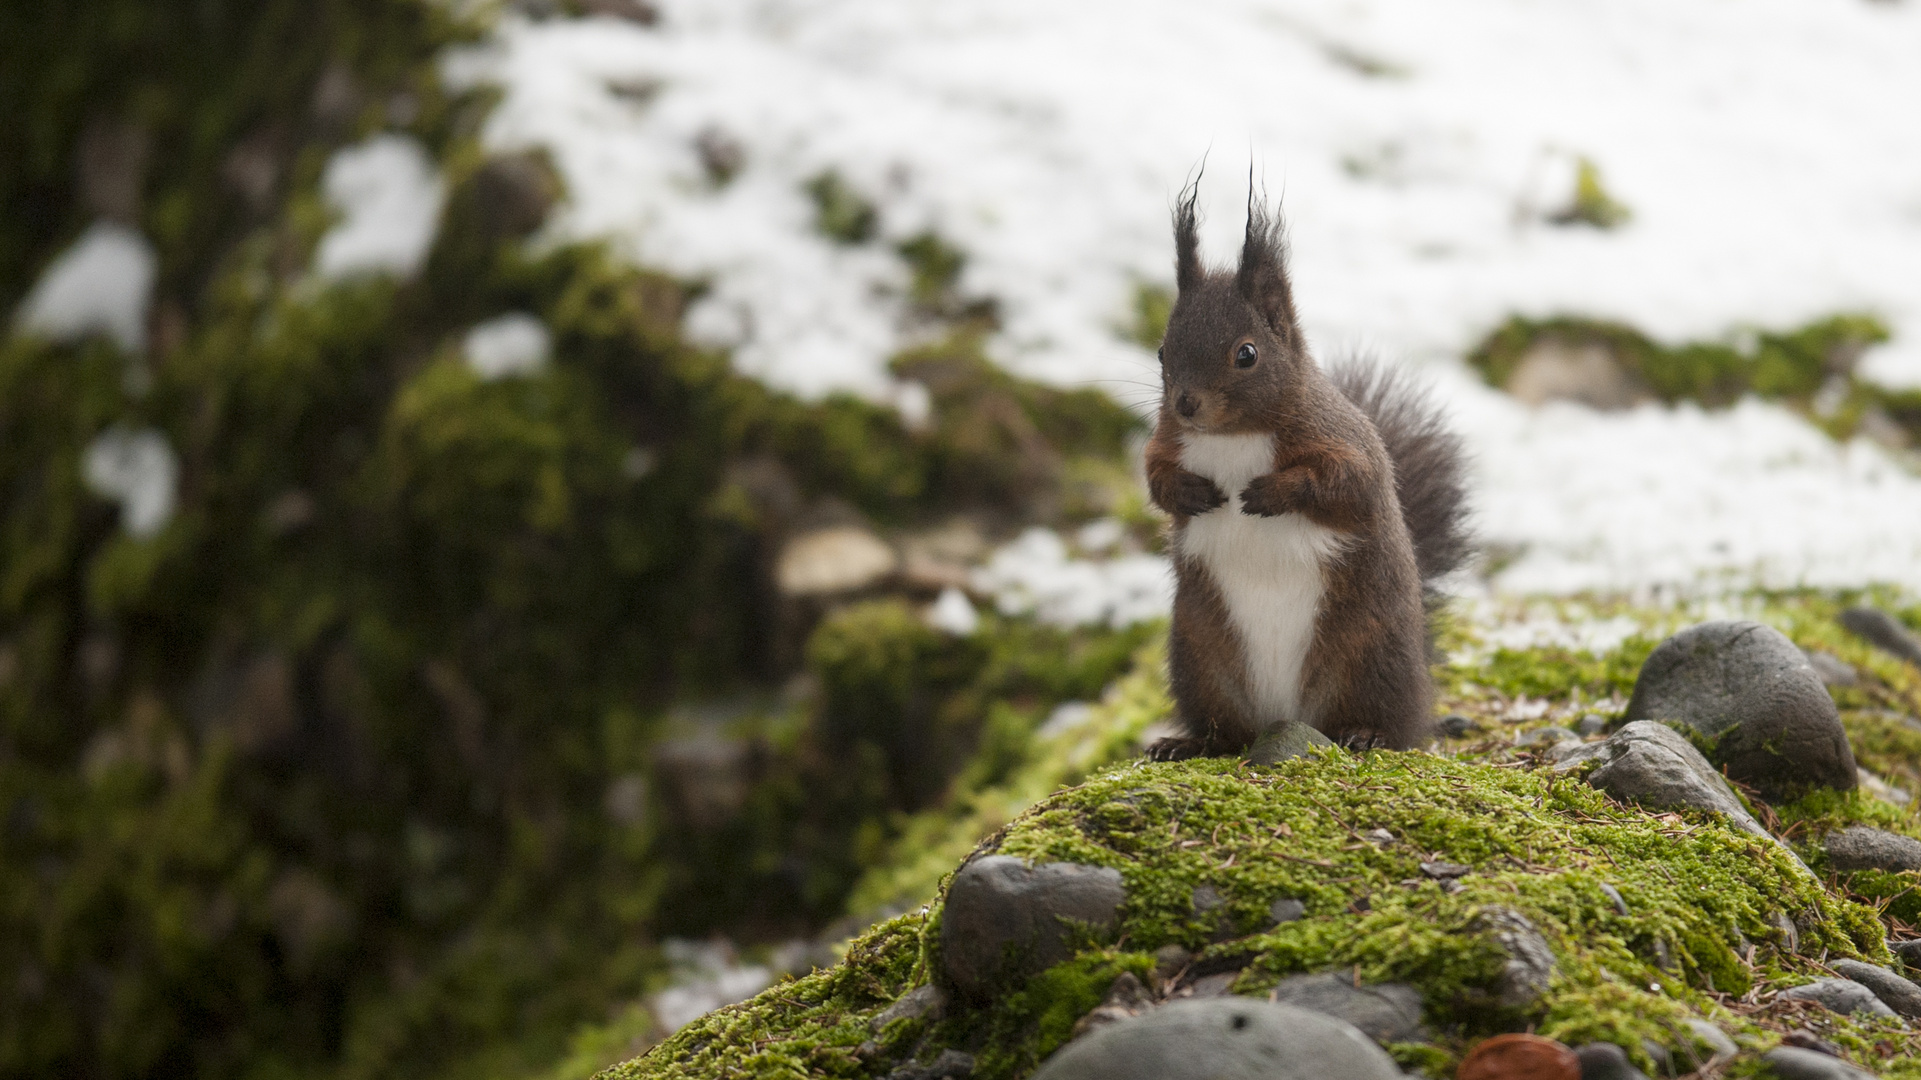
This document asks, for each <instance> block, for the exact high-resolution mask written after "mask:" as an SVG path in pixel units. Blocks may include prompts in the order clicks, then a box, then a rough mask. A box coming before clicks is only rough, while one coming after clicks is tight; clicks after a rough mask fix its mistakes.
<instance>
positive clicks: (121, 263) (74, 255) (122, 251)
mask: <svg viewBox="0 0 1921 1080" xmlns="http://www.w3.org/2000/svg"><path fill="white" fill-rule="evenodd" d="M157 270H158V260H157V259H156V258H155V256H154V252H153V245H152V244H150V243H148V242H147V238H146V237H144V236H142V235H140V233H138V232H136V231H134V230H133V229H130V228H128V227H127V226H125V225H119V224H116V223H114V222H111V221H99V222H95V223H94V224H93V225H92V226H91V227H89V228H88V229H87V231H86V232H84V233H81V234H80V239H78V240H75V241H74V242H73V245H72V246H71V247H69V248H67V250H65V251H63V252H61V253H60V254H59V255H58V256H56V257H55V258H54V260H53V261H52V262H50V263H48V264H47V268H46V270H45V271H43V272H42V273H41V275H40V280H39V281H37V282H35V283H34V286H33V291H31V292H29V293H28V294H27V298H26V300H25V301H23V302H22V303H21V305H20V311H19V314H18V316H17V320H18V322H17V325H18V326H19V328H20V329H21V330H24V331H26V332H28V333H33V334H39V335H41V336H43V337H48V338H51V339H53V340H55V341H74V340H77V339H79V338H83V337H85V336H87V335H88V334H105V335H106V336H108V337H109V338H112V339H113V340H114V341H115V342H117V343H118V344H119V345H120V347H121V348H123V349H125V350H127V351H128V352H130V353H140V352H143V351H145V349H146V347H147V304H148V302H149V300H151V298H152V296H153V282H154V275H155V274H156V273H157Z"/></svg>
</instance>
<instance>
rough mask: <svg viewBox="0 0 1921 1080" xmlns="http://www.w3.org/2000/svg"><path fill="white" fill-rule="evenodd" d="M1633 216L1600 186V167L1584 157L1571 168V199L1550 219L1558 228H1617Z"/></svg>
mask: <svg viewBox="0 0 1921 1080" xmlns="http://www.w3.org/2000/svg"><path fill="white" fill-rule="evenodd" d="M1633 217H1634V212H1633V211H1631V210H1629V209H1628V208H1627V206H1626V205H1624V204H1623V203H1621V202H1620V201H1618V200H1616V199H1615V198H1614V196H1613V195H1611V194H1609V193H1608V190H1607V188H1606V187H1604V186H1602V184H1601V167H1600V166H1599V165H1596V164H1595V163H1594V162H1593V161H1590V160H1589V159H1587V158H1581V159H1579V160H1577V161H1576V162H1575V165H1574V197H1573V199H1572V200H1571V201H1570V202H1569V203H1568V206H1567V209H1566V210H1563V211H1562V212H1561V213H1559V214H1556V215H1555V216H1554V217H1553V218H1552V219H1551V220H1553V221H1554V222H1555V224H1557V225H1591V226H1593V227H1594V228H1597V229H1618V228H1620V227H1621V226H1623V225H1625V224H1627V223H1628V221H1629V220H1630V219H1631V218H1633Z"/></svg>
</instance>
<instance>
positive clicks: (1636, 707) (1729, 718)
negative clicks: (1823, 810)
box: [1624, 622, 1856, 801]
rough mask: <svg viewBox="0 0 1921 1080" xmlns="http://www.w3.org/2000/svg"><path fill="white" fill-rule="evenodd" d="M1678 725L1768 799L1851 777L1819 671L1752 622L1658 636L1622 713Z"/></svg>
mask: <svg viewBox="0 0 1921 1080" xmlns="http://www.w3.org/2000/svg"><path fill="white" fill-rule="evenodd" d="M1624 718H1625V719H1626V720H1627V721H1628V722H1633V721H1636V720H1658V721H1663V722H1667V723H1677V724H1683V725H1685V726H1687V727H1689V728H1691V729H1693V730H1694V731H1695V732H1696V733H1698V734H1699V735H1701V736H1703V737H1704V738H1705V739H1707V740H1710V741H1712V743H1713V746H1714V749H1713V751H1712V760H1713V762H1714V763H1715V764H1716V765H1720V766H1723V767H1725V768H1726V769H1727V775H1728V776H1729V777H1731V778H1733V779H1735V780H1738V781H1740V782H1741V783H1743V784H1747V785H1749V786H1751V787H1753V788H1755V789H1756V790H1758V791H1759V792H1760V793H1761V795H1762V797H1763V798H1766V799H1768V800H1769V801H1774V800H1777V799H1787V798H1792V797H1794V796H1796V795H1798V794H1800V793H1802V792H1804V791H1806V790H1807V789H1809V788H1813V787H1828V788H1833V789H1835V790H1837V791H1846V790H1848V789H1850V788H1853V787H1854V786H1855V783H1856V778H1855V764H1854V752H1853V750H1851V749H1850V748H1849V746H1848V737H1847V732H1845V731H1843V730H1842V728H1841V719H1840V716H1839V715H1838V714H1837V713H1836V711H1835V707H1834V699H1833V698H1831V697H1829V696H1828V692H1827V687H1826V686H1825V685H1824V684H1823V683H1822V681H1821V676H1820V675H1819V674H1818V673H1817V672H1816V671H1815V670H1814V667H1813V666H1812V665H1811V664H1809V663H1808V658H1807V656H1806V654H1804V653H1803V652H1802V651H1801V650H1800V649H1798V648H1796V647H1795V645H1794V643H1793V642H1792V641H1789V640H1788V639H1787V637H1786V635H1784V634H1782V633H1781V632H1780V631H1779V630H1776V629H1774V628H1772V627H1769V626H1765V625H1763V624H1761V623H1757V622H1709V623H1702V624H1701V625H1699V626H1694V627H1690V628H1688V629H1686V630H1683V631H1681V632H1680V633H1678V634H1676V635H1674V636H1673V637H1671V638H1669V639H1667V640H1666V641H1664V642H1662V643H1661V644H1660V646H1659V647H1657V648H1656V649H1655V650H1654V652H1653V653H1652V654H1650V655H1649V656H1648V658H1647V662H1646V663H1645V664H1643V665H1642V667H1641V674H1640V677H1639V678H1638V679H1637V680H1635V684H1634V695H1633V697H1631V698H1630V699H1629V700H1628V706H1627V712H1626V714H1625V717H1624Z"/></svg>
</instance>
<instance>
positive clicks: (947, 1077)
mask: <svg viewBox="0 0 1921 1080" xmlns="http://www.w3.org/2000/svg"><path fill="white" fill-rule="evenodd" d="M972 1075H974V1055H972V1054H965V1053H962V1052H961V1051H959V1050H942V1051H941V1052H940V1056H939V1057H937V1058H935V1059H934V1060H933V1061H930V1062H928V1063H926V1064H924V1065H922V1064H909V1065H903V1066H901V1067H900V1068H898V1069H895V1070H894V1071H893V1072H891V1073H888V1074H887V1080H964V1078H965V1077H969V1076H972Z"/></svg>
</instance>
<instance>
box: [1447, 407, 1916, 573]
mask: <svg viewBox="0 0 1921 1080" xmlns="http://www.w3.org/2000/svg"><path fill="white" fill-rule="evenodd" d="M1444 394H1445V397H1446V398H1447V400H1448V404H1449V406H1450V408H1451V409H1452V412H1453V415H1454V417H1455V422H1456V426H1457V428H1458V430H1460V431H1461V432H1462V433H1463V434H1464V435H1465V436H1466V437H1467V441H1468V445H1469V448H1470V450H1471V451H1472V452H1473V454H1474V467H1475V484H1474V491H1475V504H1476V510H1477V511H1478V517H1479V521H1478V525H1479V530H1480V533H1481V535H1482V537H1483V538H1484V539H1485V540H1487V541H1489V542H1491V543H1493V544H1496V545H1499V546H1501V547H1503V548H1506V549H1508V550H1512V551H1516V552H1518V557H1516V558H1515V559H1514V561H1513V562H1512V563H1510V564H1509V565H1507V566H1505V567H1504V568H1502V569H1501V570H1500V571H1499V572H1498V573H1497V574H1496V575H1495V577H1494V581H1495V583H1496V585H1497V586H1498V587H1499V588H1500V589H1501V590H1502V591H1505V592H1510V593H1523V594H1526V593H1552V594H1563V595H1565V594H1571V593H1577V592H1603V593H1623V592H1632V591H1634V590H1637V589H1641V588H1644V587H1646V586H1648V585H1650V584H1659V585H1664V586H1669V587H1672V588H1674V589H1676V590H1678V592H1679V593H1680V594H1681V595H1700V594H1709V593H1714V592H1721V591H1731V590H1739V589H1742V588H1747V587H1751V586H1755V585H1759V586H1764V587H1775V588H1787V587H1793V586H1815V587H1840V586H1853V585H1860V584H1863V583H1866V582H1887V583H1891V584H1899V585H1905V586H1908V587H1911V588H1921V477H1917V476H1915V475H1914V474H1913V473H1912V472H1910V471H1909V470H1908V469H1907V468H1905V467H1903V466H1902V464H1901V463H1899V462H1897V461H1896V460H1894V459H1893V458H1891V457H1890V456H1889V455H1888V453H1887V452H1886V451H1884V450H1882V449H1881V448H1880V447H1878V446H1876V445H1874V444H1873V443H1871V442H1869V441H1867V440H1865V439H1856V440H1854V441H1852V442H1848V443H1836V442H1834V441H1833V440H1831V439H1829V438H1828V437H1827V436H1826V435H1824V434H1822V433H1821V432H1819V431H1817V430H1816V429H1814V428H1813V427H1811V426H1809V425H1808V424H1807V423H1806V422H1805V421H1804V420H1802V419H1801V418H1800V417H1798V416H1796V415H1794V414H1793V413H1791V412H1789V411H1788V410H1786V409H1783V408H1780V407H1778V406H1774V405H1768V404H1764V403H1761V402H1758V401H1754V400H1747V401H1743V402H1740V403H1739V404H1737V405H1735V406H1734V407H1733V408H1732V409H1728V410H1725V411H1723V412H1718V413H1708V412H1704V411H1702V410H1700V409H1698V408H1695V407H1694V406H1691V405H1684V406H1681V407H1679V408H1673V409H1669V408H1663V407H1661V406H1657V405H1646V406H1642V407H1640V408H1637V409H1633V410H1630V411H1628V412H1624V413H1597V412H1594V411H1593V410H1590V409H1586V408H1583V407H1581V406H1578V405H1571V404H1549V405H1546V406H1543V407H1542V408H1540V409H1538V410H1530V409H1525V408H1520V407H1517V406H1516V405H1515V404H1514V403H1513V401H1512V400H1511V399H1509V398H1508V397H1506V396H1505V395H1503V394H1499V393H1497V392H1495V391H1493V390H1490V389H1488V388H1486V387H1484V386H1481V385H1479V384H1478V383H1476V382H1473V381H1471V380H1469V379H1468V378H1466V377H1465V376H1463V377H1461V378H1459V379H1456V380H1453V381H1452V385H1445V384H1444Z"/></svg>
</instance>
